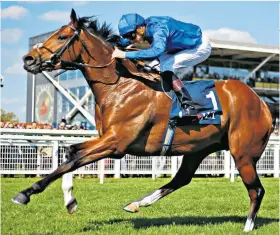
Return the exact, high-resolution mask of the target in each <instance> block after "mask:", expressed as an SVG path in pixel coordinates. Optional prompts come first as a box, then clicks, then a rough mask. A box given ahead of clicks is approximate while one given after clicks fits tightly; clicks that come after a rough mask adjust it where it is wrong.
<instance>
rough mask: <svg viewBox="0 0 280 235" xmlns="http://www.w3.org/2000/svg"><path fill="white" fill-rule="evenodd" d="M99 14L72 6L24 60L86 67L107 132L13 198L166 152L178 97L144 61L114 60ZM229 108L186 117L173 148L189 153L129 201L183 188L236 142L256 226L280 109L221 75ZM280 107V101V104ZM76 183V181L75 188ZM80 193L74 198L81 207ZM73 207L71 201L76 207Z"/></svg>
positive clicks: (145, 202)
mask: <svg viewBox="0 0 280 235" xmlns="http://www.w3.org/2000/svg"><path fill="white" fill-rule="evenodd" d="M91 18H92V17H82V18H78V17H77V16H76V12H75V11H74V10H73V9H72V11H71V15H70V19H71V21H70V23H69V24H68V25H65V26H62V27H61V28H60V29H59V30H58V31H56V32H55V33H54V34H53V35H51V36H50V37H49V38H48V39H47V40H46V41H45V42H44V43H43V44H42V45H41V46H40V47H39V46H38V47H37V48H35V49H33V50H31V51H30V52H29V53H28V54H26V55H25V56H24V57H23V61H24V68H25V70H27V71H28V72H30V73H33V74H37V73H40V72H42V71H53V70H58V69H66V70H67V69H80V70H81V71H82V73H83V75H84V77H85V79H86V80H87V82H88V85H89V86H90V88H91V90H92V92H93V93H94V95H95V101H96V107H95V109H96V112H95V118H96V127H97V130H98V131H99V134H100V137H99V138H97V139H92V140H89V141H86V142H84V143H79V144H74V145H71V146H70V147H69V151H68V154H67V160H66V161H65V162H64V163H63V164H62V165H61V166H59V167H58V168H57V169H56V170H55V171H53V172H52V173H51V174H49V175H48V176H46V177H44V178H43V179H41V180H39V181H38V182H36V183H34V184H33V185H32V186H31V187H29V188H27V189H25V190H23V191H21V192H20V193H19V194H17V195H16V196H15V197H14V198H13V199H12V200H13V202H15V203H19V204H27V203H28V202H29V201H30V196H31V195H33V194H38V193H41V192H43V191H44V190H45V189H46V187H47V186H48V185H49V184H50V183H52V182H54V181H55V180H56V179H58V178H60V177H61V176H63V175H64V174H65V173H68V172H71V171H74V170H76V169H77V168H79V167H82V166H84V165H87V164H90V163H92V162H96V161H99V160H100V159H103V158H115V159H120V158H122V157H123V156H124V155H125V154H132V155H141V156H151V155H155V156H157V155H159V153H160V152H161V149H162V144H163V140H164V136H165V133H166V129H167V125H168V118H169V109H170V106H171V100H170V98H169V97H168V96H166V94H165V92H164V90H163V89H162V86H161V82H160V81H159V80H153V79H151V80H148V79H146V78H145V77H141V76H137V74H138V75H139V74H140V73H138V71H137V69H136V66H135V64H134V63H133V62H131V61H130V60H126V59H116V60H114V59H113V60H111V55H112V52H113V50H114V48H113V46H112V44H110V43H107V42H106V41H105V39H106V37H108V35H109V34H110V33H111V30H110V26H108V25H106V23H105V24H103V25H101V26H99V24H98V22H97V20H96V19H91ZM215 86H216V90H217V94H218V97H219V100H220V103H221V106H222V110H223V114H222V116H221V124H220V125H198V124H192V125H186V126H180V127H178V128H177V129H176V132H175V137H174V140H173V143H172V146H171V148H170V150H169V152H168V155H170V156H178V155H184V157H183V160H182V164H181V166H180V168H179V170H178V172H177V174H176V176H175V177H174V178H173V179H172V180H171V181H170V182H169V183H167V184H166V185H164V186H162V187H161V188H159V189H157V190H155V191H154V192H153V193H151V194H149V195H147V196H145V197H143V198H142V199H139V200H137V201H134V202H131V203H129V204H128V205H127V206H125V208H124V209H125V210H127V211H130V212H137V211H139V207H141V206H149V205H152V204H153V203H154V202H156V201H158V200H159V199H161V198H163V197H164V196H167V195H168V194H170V193H172V192H174V191H175V190H177V189H179V188H181V187H182V186H185V185H187V184H189V183H190V182H191V180H192V177H193V175H194V173H195V171H196V169H197V168H198V166H199V165H200V163H201V162H202V160H203V159H204V158H205V157H207V156H208V155H209V154H211V153H213V152H216V151H220V150H230V153H231V155H232V156H233V158H234V161H235V164H236V167H237V169H238V171H239V173H240V176H241V178H242V180H243V182H244V185H245V187H246V189H247V190H248V193H249V197H250V211H249V215H248V217H247V221H246V224H245V228H244V231H246V232H248V231H251V230H252V229H253V227H254V221H255V218H256V214H257V212H258V210H259V208H260V205H261V201H262V198H263V196H264V193H265V190H264V188H263V186H262V184H261V182H260V179H259V177H258V175H257V172H256V164H257V161H258V160H259V159H260V157H261V155H262V153H263V151H264V149H265V147H266V145H267V142H268V140H269V137H270V135H271V133H272V132H273V122H274V121H275V119H276V116H277V112H276V111H275V112H274V111H273V115H272V113H271V112H272V110H276V108H275V107H273V106H270V108H269V107H268V106H267V105H266V103H265V102H264V101H262V100H261V99H260V98H259V97H258V95H257V94H256V93H255V92H254V91H253V90H252V89H251V88H249V87H248V86H247V85H246V84H244V83H242V82H240V81H235V80H228V81H221V82H217V83H216V85H215ZM278 113H279V109H278ZM69 190H70V189H69ZM73 205H74V206H75V205H76V201H75V200H73V198H71V197H70V198H69V200H68V210H69V212H73V210H74V206H73ZM69 208H70V209H69Z"/></svg>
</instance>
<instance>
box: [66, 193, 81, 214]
mask: <svg viewBox="0 0 280 235" xmlns="http://www.w3.org/2000/svg"><path fill="white" fill-rule="evenodd" d="M77 206H78V202H77V200H76V198H74V197H73V198H72V199H71V200H70V201H69V203H68V204H67V206H66V208H67V211H68V213H69V214H73V213H74V212H75V211H76V209H77Z"/></svg>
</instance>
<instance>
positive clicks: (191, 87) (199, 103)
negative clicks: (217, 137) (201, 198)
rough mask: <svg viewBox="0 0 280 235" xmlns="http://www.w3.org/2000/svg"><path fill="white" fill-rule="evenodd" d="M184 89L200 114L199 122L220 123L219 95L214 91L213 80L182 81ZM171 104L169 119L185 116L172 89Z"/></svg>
mask: <svg viewBox="0 0 280 235" xmlns="http://www.w3.org/2000/svg"><path fill="white" fill-rule="evenodd" d="M183 84H184V85H185V87H186V89H187V90H188V92H189V94H190V95H191V97H192V100H193V102H194V105H195V109H196V110H197V111H198V113H199V114H200V116H201V117H202V118H200V119H199V120H197V123H199V124H220V123H221V117H220V115H221V114H222V108H221V105H220V101H219V97H218V95H217V93H216V89H215V83H214V81H211V80H210V81H205V80H196V81H183ZM171 97H172V105H171V108H170V115H169V120H180V119H181V120H183V119H184V118H187V117H188V116H187V115H186V112H185V111H184V110H183V109H182V108H181V104H180V102H179V100H178V99H177V96H176V95H175V93H174V91H172V92H171Z"/></svg>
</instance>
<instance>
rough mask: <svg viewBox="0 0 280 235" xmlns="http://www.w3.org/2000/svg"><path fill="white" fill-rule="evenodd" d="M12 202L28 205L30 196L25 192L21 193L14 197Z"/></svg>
mask: <svg viewBox="0 0 280 235" xmlns="http://www.w3.org/2000/svg"><path fill="white" fill-rule="evenodd" d="M12 202H14V203H17V204H21V205H26V204H27V203H28V202H30V198H29V197H28V196H26V195H25V194H24V193H19V194H17V195H16V196H15V197H14V198H12Z"/></svg>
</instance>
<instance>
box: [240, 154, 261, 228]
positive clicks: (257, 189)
mask: <svg viewBox="0 0 280 235" xmlns="http://www.w3.org/2000/svg"><path fill="white" fill-rule="evenodd" d="M236 167H237V169H238V170H239V173H240V176H241V178H242V180H243V183H244V185H245V186H246V188H247V190H248V193H249V197H250V212H249V215H248V217H247V220H246V224H245V227H244V232H250V231H252V230H253V228H254V225H255V219H256V216H257V213H258V210H259V208H260V205H261V202H262V199H263V196H264V193H265V190H264V188H263V186H262V184H261V182H260V179H259V177H258V175H257V172H256V163H254V162H253V163H252V159H251V157H247V156H246V157H243V158H242V159H240V160H236Z"/></svg>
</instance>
